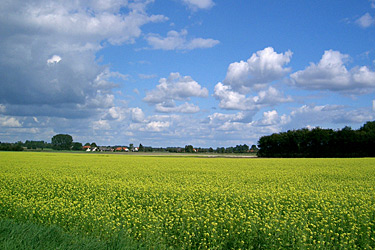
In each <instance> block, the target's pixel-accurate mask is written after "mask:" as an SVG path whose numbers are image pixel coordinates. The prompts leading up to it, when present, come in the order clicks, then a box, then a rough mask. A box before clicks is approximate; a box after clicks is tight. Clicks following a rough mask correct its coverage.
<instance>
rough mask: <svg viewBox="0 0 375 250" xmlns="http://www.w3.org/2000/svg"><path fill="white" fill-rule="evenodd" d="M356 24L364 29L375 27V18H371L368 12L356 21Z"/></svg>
mask: <svg viewBox="0 0 375 250" xmlns="http://www.w3.org/2000/svg"><path fill="white" fill-rule="evenodd" d="M355 22H356V24H358V25H359V26H361V27H362V28H368V27H370V26H373V25H375V17H373V16H371V15H370V14H369V13H368V12H367V13H366V14H364V15H363V16H361V17H360V18H358V19H357V20H356V21H355Z"/></svg>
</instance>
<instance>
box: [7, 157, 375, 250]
mask: <svg viewBox="0 0 375 250" xmlns="http://www.w3.org/2000/svg"><path fill="white" fill-rule="evenodd" d="M9 219H11V220H13V221H16V222H17V223H19V222H20V223H22V222H25V223H30V222H31V223H35V224H37V225H46V226H49V225H53V226H58V227H59V228H61V229H63V230H64V231H66V232H69V233H72V234H76V235H80V236H82V237H86V236H87V237H92V238H95V239H98V240H100V241H103V242H105V241H108V240H111V239H114V238H121V237H128V238H131V239H132V240H134V242H136V243H137V244H139V246H143V247H145V248H148V249H165V248H173V249H174V248H176V249H206V248H210V249H252V248H255V249H259V248H260V249H274V248H293V249H310V248H324V249H327V248H328V249H332V248H333V249H336V248H337V249H355V248H358V249H373V248H375V159H372V158H362V159H227V158H215V159H211V158H197V157H159V156H130V155H112V154H95V155H93V154H90V155H88V154H63V153H25V152H20V153H14V152H13V153H9V152H7V153H5V152H0V220H9Z"/></svg>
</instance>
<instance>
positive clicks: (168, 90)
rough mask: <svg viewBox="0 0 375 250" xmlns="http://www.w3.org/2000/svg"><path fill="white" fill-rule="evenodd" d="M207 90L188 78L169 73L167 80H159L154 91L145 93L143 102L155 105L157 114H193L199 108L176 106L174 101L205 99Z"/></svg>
mask: <svg viewBox="0 0 375 250" xmlns="http://www.w3.org/2000/svg"><path fill="white" fill-rule="evenodd" d="M207 96H208V90H207V89H206V88H202V86H201V85H199V84H198V82H196V81H194V80H193V79H192V78H191V77H190V76H181V75H180V73H170V75H169V77H168V78H161V79H160V80H159V84H158V85H157V86H156V89H153V90H151V91H149V92H147V93H146V96H145V98H143V101H145V102H147V103H150V104H155V105H156V111H158V112H182V113H194V112H197V111H199V110H198V109H199V107H197V106H195V105H193V104H189V103H185V104H182V105H180V106H176V103H175V101H186V100H190V98H191V97H207Z"/></svg>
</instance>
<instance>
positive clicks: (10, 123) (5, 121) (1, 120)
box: [0, 116, 22, 128]
mask: <svg viewBox="0 0 375 250" xmlns="http://www.w3.org/2000/svg"><path fill="white" fill-rule="evenodd" d="M0 124H1V126H2V127H10V128H19V127H22V124H21V123H20V121H19V120H18V119H16V118H14V117H9V116H0Z"/></svg>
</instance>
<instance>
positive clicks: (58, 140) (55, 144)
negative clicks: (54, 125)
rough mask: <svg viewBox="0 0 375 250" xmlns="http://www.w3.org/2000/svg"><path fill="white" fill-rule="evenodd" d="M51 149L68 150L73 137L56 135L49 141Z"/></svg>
mask: <svg viewBox="0 0 375 250" xmlns="http://www.w3.org/2000/svg"><path fill="white" fill-rule="evenodd" d="M51 143H52V148H53V149H56V150H70V149H71V147H72V143H73V137H72V136H71V135H68V134H57V135H54V136H53V137H52V139H51Z"/></svg>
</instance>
